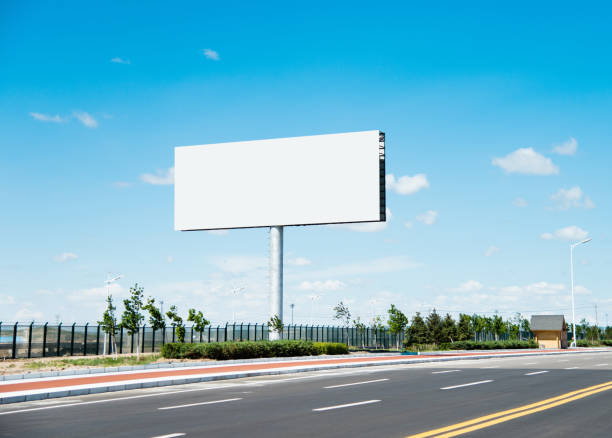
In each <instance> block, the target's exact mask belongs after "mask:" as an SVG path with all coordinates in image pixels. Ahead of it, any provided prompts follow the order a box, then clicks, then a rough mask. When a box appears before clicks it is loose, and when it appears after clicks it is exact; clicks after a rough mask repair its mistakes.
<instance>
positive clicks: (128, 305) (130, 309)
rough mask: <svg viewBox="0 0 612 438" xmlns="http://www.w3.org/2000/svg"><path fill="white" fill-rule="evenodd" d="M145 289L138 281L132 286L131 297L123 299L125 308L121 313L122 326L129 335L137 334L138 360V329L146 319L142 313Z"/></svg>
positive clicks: (138, 358)
mask: <svg viewBox="0 0 612 438" xmlns="http://www.w3.org/2000/svg"><path fill="white" fill-rule="evenodd" d="M143 295H144V289H143V288H142V287H140V286H138V283H136V284H135V285H134V286H132V287H131V288H130V297H129V298H126V299H125V300H123V306H124V307H125V310H124V311H123V315H121V326H122V327H124V328H125V329H126V330H127V333H128V335H129V336H132V335H134V334H136V360H140V336H139V333H138V331H139V330H140V325H141V324H142V321H143V320H144V316H143V314H142V313H141V310H142V299H143Z"/></svg>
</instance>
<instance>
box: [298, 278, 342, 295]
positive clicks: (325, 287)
mask: <svg viewBox="0 0 612 438" xmlns="http://www.w3.org/2000/svg"><path fill="white" fill-rule="evenodd" d="M345 287H346V284H345V283H344V282H342V281H340V280H327V281H302V282H301V283H300V285H299V286H298V289H299V290H305V291H316V292H331V291H336V290H340V289H344V288H345Z"/></svg>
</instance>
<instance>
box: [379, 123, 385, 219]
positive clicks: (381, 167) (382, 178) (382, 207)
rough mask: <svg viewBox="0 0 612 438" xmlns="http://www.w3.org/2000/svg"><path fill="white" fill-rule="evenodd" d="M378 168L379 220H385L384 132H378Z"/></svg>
mask: <svg viewBox="0 0 612 438" xmlns="http://www.w3.org/2000/svg"><path fill="white" fill-rule="evenodd" d="M378 168H379V171H380V221H381V222H385V221H386V220H387V194H386V183H385V133H384V132H380V131H379V132H378Z"/></svg>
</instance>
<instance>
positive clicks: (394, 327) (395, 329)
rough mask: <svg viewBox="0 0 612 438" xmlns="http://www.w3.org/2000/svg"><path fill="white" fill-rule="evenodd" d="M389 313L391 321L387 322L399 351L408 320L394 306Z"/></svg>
mask: <svg viewBox="0 0 612 438" xmlns="http://www.w3.org/2000/svg"><path fill="white" fill-rule="evenodd" d="M387 313H388V314H389V319H388V320H387V324H388V325H389V331H390V332H391V333H393V334H394V335H395V339H396V345H395V346H396V348H397V349H398V350H399V342H400V341H399V340H400V334H401V333H403V332H404V330H405V329H406V326H407V325H408V318H406V315H404V314H403V313H402V311H401V310H399V309H398V308H397V307H395V305H394V304H391V308H390V309H389V310H387Z"/></svg>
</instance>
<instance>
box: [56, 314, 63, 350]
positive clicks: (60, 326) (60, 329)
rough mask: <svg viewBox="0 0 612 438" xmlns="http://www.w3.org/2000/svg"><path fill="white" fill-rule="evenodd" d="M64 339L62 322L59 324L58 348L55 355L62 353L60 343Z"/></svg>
mask: <svg viewBox="0 0 612 438" xmlns="http://www.w3.org/2000/svg"><path fill="white" fill-rule="evenodd" d="M61 341H62V323H61V322H60V323H59V325H58V326H57V348H56V349H55V355H56V356H59V355H60V345H61Z"/></svg>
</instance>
